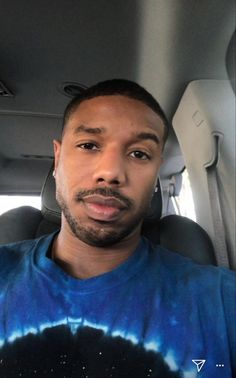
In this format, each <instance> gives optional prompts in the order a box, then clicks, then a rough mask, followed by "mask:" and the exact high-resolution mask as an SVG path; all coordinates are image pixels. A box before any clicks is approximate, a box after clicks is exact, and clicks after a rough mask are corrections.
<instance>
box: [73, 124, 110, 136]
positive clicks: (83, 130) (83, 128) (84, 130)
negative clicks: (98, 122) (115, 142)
mask: <svg viewBox="0 0 236 378" xmlns="http://www.w3.org/2000/svg"><path fill="white" fill-rule="evenodd" d="M102 132H104V128H103V127H88V126H85V125H80V126H78V127H76V128H75V130H74V134H79V133H89V134H101V133H102Z"/></svg>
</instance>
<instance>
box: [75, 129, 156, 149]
mask: <svg viewBox="0 0 236 378" xmlns="http://www.w3.org/2000/svg"><path fill="white" fill-rule="evenodd" d="M104 131H105V128H104V127H88V126H85V125H80V126H77V127H76V128H75V130H74V134H79V133H88V134H94V135H96V134H102V133H103V132H104ZM135 138H136V139H137V140H148V139H149V140H152V141H153V142H154V143H156V144H157V145H159V144H160V139H159V137H158V136H157V135H156V134H153V133H148V132H141V133H138V134H135Z"/></svg>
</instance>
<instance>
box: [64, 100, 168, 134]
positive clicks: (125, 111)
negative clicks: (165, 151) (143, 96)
mask: <svg viewBox="0 0 236 378" xmlns="http://www.w3.org/2000/svg"><path fill="white" fill-rule="evenodd" d="M80 123H82V124H86V125H89V126H91V127H92V126H93V125H94V126H97V127H98V126H99V127H101V126H104V127H106V128H107V129H108V131H109V129H111V130H112V129H113V128H114V127H115V128H120V127H122V125H124V124H125V126H126V131H127V132H128V128H129V129H130V130H131V131H132V129H133V130H134V129H139V130H140V129H145V128H149V129H153V130H154V131H158V132H159V135H160V136H161V137H162V136H163V135H164V127H165V126H164V123H163V121H162V119H161V117H160V116H159V115H158V114H157V113H155V112H154V111H153V110H152V109H151V108H150V107H149V106H147V105H146V104H144V103H143V102H141V101H139V100H136V99H132V98H129V97H126V96H121V95H111V96H99V97H94V98H92V99H88V100H84V101H82V103H81V104H79V105H78V107H77V108H76V109H75V110H74V111H73V113H72V114H71V116H70V117H69V120H68V122H67V125H66V129H67V130H71V131H72V130H73V129H74V128H76V127H78V126H79V124H80Z"/></svg>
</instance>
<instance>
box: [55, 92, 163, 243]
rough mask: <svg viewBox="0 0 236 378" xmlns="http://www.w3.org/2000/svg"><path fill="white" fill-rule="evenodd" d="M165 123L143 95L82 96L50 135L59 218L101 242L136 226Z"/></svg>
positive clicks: (125, 234)
mask: <svg viewBox="0 0 236 378" xmlns="http://www.w3.org/2000/svg"><path fill="white" fill-rule="evenodd" d="M163 135H164V125H163V122H162V120H161V119H160V117H159V116H158V115H157V114H156V113H155V112H153V111H152V110H151V109H150V108H149V107H148V106H146V105H145V104H143V103H142V102H141V101H138V100H134V99H130V98H128V97H125V96H120V95H114V96H101V97H95V98H93V99H90V100H85V101H83V102H82V103H81V104H80V105H79V106H78V108H77V109H76V110H75V112H74V113H73V114H72V115H71V117H70V118H69V120H68V122H67V125H66V127H65V130H64V134H63V138H62V141H61V142H58V141H54V152H55V178H56V187H57V190H56V195H57V201H58V202H59V205H60V206H61V209H62V224H63V225H64V227H66V228H67V229H68V230H69V232H71V233H73V234H74V235H75V236H76V237H78V238H79V239H80V240H82V241H83V242H85V243H86V244H89V245H94V246H98V247H105V246H108V245H113V244H116V243H117V242H120V241H121V240H123V239H124V238H126V237H128V236H130V235H132V234H134V233H135V232H138V233H139V232H140V227H141V224H142V220H143V218H144V216H145V214H146V213H147V211H148V208H149V205H150V201H151V198H152V195H153V191H154V189H155V185H156V181H157V175H158V170H159V168H160V165H161V162H162V158H161V152H162V148H163Z"/></svg>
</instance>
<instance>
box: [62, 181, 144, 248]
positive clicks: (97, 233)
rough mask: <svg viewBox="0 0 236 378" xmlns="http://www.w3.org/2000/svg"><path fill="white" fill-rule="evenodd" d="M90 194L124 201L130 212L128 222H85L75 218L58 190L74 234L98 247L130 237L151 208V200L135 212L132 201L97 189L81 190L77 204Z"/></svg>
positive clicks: (113, 191)
mask: <svg viewBox="0 0 236 378" xmlns="http://www.w3.org/2000/svg"><path fill="white" fill-rule="evenodd" d="M89 194H101V195H104V196H113V197H116V198H118V199H120V200H122V201H123V203H125V204H126V207H127V209H126V211H129V212H130V214H132V211H133V213H134V214H133V216H130V217H129V219H128V220H127V221H126V222H122V221H115V222H105V221H98V220H91V222H88V223H90V224H87V222H85V221H83V220H82V219H80V218H79V217H75V216H74V215H73V214H72V212H71V210H70V208H69V206H68V204H67V202H66V200H65V199H64V198H63V195H62V193H61V191H60V189H59V188H57V193H56V198H57V202H58V204H59V206H60V208H61V210H62V213H63V215H64V217H65V219H66V221H67V223H68V225H69V227H70V229H71V231H72V233H73V234H74V235H75V236H76V237H77V238H78V239H79V240H81V241H83V242H84V243H86V244H88V245H91V246H96V247H108V246H111V245H114V244H117V243H119V242H120V241H121V240H123V239H124V238H125V237H127V236H128V235H130V234H131V233H132V232H133V231H134V230H135V229H137V228H139V227H140V228H141V224H142V221H143V219H144V217H145V216H146V214H147V213H148V210H149V207H150V199H148V200H145V201H144V202H143V203H142V205H140V207H139V209H138V210H137V211H136V212H134V210H133V209H134V203H133V201H132V200H131V199H129V198H127V197H124V196H123V195H121V194H120V193H119V192H117V191H115V190H112V189H110V188H97V189H94V190H81V191H80V192H78V193H77V194H76V195H75V197H74V201H75V203H79V202H81V201H83V197H84V196H86V195H89Z"/></svg>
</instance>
